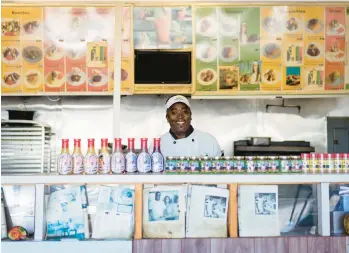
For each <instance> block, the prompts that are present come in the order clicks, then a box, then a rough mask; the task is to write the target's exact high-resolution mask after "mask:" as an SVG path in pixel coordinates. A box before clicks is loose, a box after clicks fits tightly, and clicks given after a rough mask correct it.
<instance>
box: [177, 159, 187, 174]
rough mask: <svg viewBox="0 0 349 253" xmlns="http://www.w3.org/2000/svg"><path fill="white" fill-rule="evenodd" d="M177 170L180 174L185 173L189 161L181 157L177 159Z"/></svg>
mask: <svg viewBox="0 0 349 253" xmlns="http://www.w3.org/2000/svg"><path fill="white" fill-rule="evenodd" d="M179 169H180V173H187V172H188V170H189V161H188V158H186V157H184V156H181V157H179Z"/></svg>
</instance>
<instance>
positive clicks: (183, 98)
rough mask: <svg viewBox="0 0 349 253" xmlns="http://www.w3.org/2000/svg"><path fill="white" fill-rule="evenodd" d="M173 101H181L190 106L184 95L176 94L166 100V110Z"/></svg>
mask: <svg viewBox="0 0 349 253" xmlns="http://www.w3.org/2000/svg"><path fill="white" fill-rule="evenodd" d="M175 103H183V104H186V105H187V106H188V107H190V103H189V100H188V99H187V98H186V97H184V96H182V95H176V96H173V97H170V98H169V100H167V102H166V110H167V109H169V108H170V107H171V106H172V105H173V104H175Z"/></svg>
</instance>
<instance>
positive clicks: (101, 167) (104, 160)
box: [98, 138, 110, 174]
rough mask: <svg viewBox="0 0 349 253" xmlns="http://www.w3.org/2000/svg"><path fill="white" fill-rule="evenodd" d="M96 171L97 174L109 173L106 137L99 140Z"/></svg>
mask: <svg viewBox="0 0 349 253" xmlns="http://www.w3.org/2000/svg"><path fill="white" fill-rule="evenodd" d="M98 172H99V174H109V173H110V154H109V150H108V138H104V139H102V140H101V151H100V154H99V156H98Z"/></svg>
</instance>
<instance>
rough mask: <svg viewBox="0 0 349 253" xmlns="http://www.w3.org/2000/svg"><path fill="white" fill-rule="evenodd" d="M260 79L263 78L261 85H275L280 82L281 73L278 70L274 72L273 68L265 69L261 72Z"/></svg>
mask: <svg viewBox="0 0 349 253" xmlns="http://www.w3.org/2000/svg"><path fill="white" fill-rule="evenodd" d="M262 78H263V83H265V84H269V85H272V84H276V83H278V82H280V80H281V72H280V70H276V69H274V68H267V69H265V71H264V72H263V75H262Z"/></svg>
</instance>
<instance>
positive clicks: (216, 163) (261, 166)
mask: <svg viewBox="0 0 349 253" xmlns="http://www.w3.org/2000/svg"><path fill="white" fill-rule="evenodd" d="M332 158H333V159H332ZM165 172H166V173H200V172H201V173H279V172H281V173H302V172H303V173H348V172H349V154H313V153H311V154H302V155H301V156H246V157H244V156H234V157H229V156H225V157H207V156H206V157H200V158H198V157H183V156H182V157H166V166H165Z"/></svg>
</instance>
